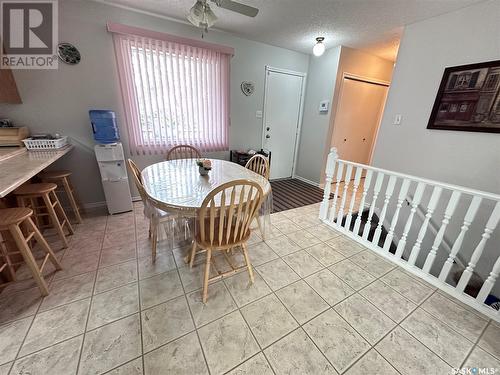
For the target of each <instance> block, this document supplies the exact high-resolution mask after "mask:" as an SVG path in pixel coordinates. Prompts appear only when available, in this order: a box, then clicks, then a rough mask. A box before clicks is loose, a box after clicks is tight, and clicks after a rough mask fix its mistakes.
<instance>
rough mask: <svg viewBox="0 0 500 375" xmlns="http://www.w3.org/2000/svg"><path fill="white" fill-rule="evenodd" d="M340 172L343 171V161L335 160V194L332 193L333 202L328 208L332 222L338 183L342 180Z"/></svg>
mask: <svg viewBox="0 0 500 375" xmlns="http://www.w3.org/2000/svg"><path fill="white" fill-rule="evenodd" d="M342 172H344V163H342V162H340V161H339V162H337V176H336V177H335V194H334V195H333V203H332V207H331V208H330V221H331V222H332V223H333V222H334V220H335V214H336V213H337V199H339V185H340V181H342Z"/></svg>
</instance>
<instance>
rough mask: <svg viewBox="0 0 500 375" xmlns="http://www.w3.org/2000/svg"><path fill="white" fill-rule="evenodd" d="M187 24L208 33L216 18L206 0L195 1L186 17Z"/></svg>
mask: <svg viewBox="0 0 500 375" xmlns="http://www.w3.org/2000/svg"><path fill="white" fill-rule="evenodd" d="M187 19H188V21H189V22H191V23H192V24H193V25H194V26H196V27H201V28H203V29H204V30H205V32H206V31H208V28H209V27H212V26H213V25H214V24H215V22H216V21H217V16H216V15H215V14H214V12H212V9H210V6H209V5H208V3H207V1H206V0H197V1H196V3H195V4H194V5H193V7H192V8H191V10H190V11H189V14H188V16H187Z"/></svg>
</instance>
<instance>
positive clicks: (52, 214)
mask: <svg viewBox="0 0 500 375" xmlns="http://www.w3.org/2000/svg"><path fill="white" fill-rule="evenodd" d="M43 202H44V203H45V206H46V207H47V212H48V213H49V217H50V221H51V222H52V226H53V227H54V228H55V230H56V231H57V234H59V237H60V238H61V241H62V242H63V249H65V248H67V247H68V241H67V240H66V235H65V234H64V230H63V228H62V226H61V223H60V222H59V218H58V217H57V214H56V212H55V211H54V207H53V206H52V201H51V200H50V198H49V194H43Z"/></svg>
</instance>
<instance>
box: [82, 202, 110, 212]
mask: <svg viewBox="0 0 500 375" xmlns="http://www.w3.org/2000/svg"><path fill="white" fill-rule="evenodd" d="M82 206H83V209H84V210H95V209H98V208H103V207H104V208H105V207H106V202H104V201H103V202H92V203H84V204H83V205H82Z"/></svg>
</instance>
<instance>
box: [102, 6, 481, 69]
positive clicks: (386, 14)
mask: <svg viewBox="0 0 500 375" xmlns="http://www.w3.org/2000/svg"><path fill="white" fill-rule="evenodd" d="M101 1H102V2H105V3H109V4H116V5H121V6H127V7H131V8H135V9H138V10H143V11H148V12H152V13H155V14H158V15H162V16H168V17H173V18H176V19H179V20H183V21H184V20H185V17H186V14H187V13H188V11H189V9H190V8H191V6H192V5H193V4H194V2H195V0H141V1H137V0H101ZM480 1H483V0H241V2H242V3H244V4H247V5H251V6H254V7H257V8H259V9H260V12H259V14H258V15H257V17H255V18H250V17H245V16H242V15H240V14H237V13H233V12H230V11H227V10H225V9H221V8H218V7H217V6H215V4H214V5H213V8H212V9H213V10H214V12H215V13H216V14H217V16H218V17H219V20H218V21H217V24H216V26H215V27H216V28H217V29H218V30H223V31H227V32H230V33H233V34H236V35H239V36H242V37H244V38H247V39H251V40H255V41H259V42H263V43H267V44H271V45H274V46H279V47H284V48H288V49H292V50H296V51H300V52H304V53H311V50H312V46H313V44H314V40H315V38H316V37H317V36H325V43H326V45H327V48H329V47H334V46H337V45H345V46H349V47H353V48H360V49H364V50H366V51H368V52H371V53H373V54H376V55H378V56H380V57H383V58H386V59H390V60H395V58H396V53H397V48H398V45H399V39H400V36H401V33H402V30H403V26H404V25H408V24H410V23H414V22H417V21H421V20H424V19H427V18H431V17H434V16H437V15H440V14H443V13H447V12H451V11H453V10H456V9H459V8H463V7H465V6H468V5H471V4H474V3H477V2H480Z"/></svg>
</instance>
